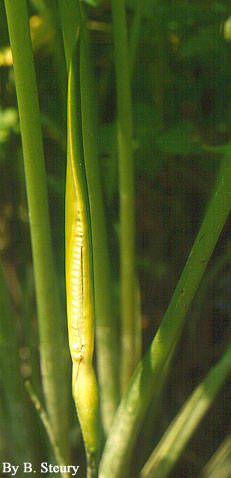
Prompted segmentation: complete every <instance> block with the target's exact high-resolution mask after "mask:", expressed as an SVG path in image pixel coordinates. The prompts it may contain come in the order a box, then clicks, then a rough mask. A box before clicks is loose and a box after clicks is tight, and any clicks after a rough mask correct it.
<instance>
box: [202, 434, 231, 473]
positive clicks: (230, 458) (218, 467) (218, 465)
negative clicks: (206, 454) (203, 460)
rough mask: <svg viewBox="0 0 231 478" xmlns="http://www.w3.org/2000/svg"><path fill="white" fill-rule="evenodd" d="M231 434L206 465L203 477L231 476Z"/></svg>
mask: <svg viewBox="0 0 231 478" xmlns="http://www.w3.org/2000/svg"><path fill="white" fill-rule="evenodd" d="M230 476H231V435H228V436H227V437H226V438H225V440H224V441H223V443H221V445H220V446H219V448H218V449H217V450H216V451H215V453H214V454H213V455H212V456H211V458H210V460H209V462H208V463H207V465H206V466H205V467H204V469H203V471H202V474H201V478H230Z"/></svg>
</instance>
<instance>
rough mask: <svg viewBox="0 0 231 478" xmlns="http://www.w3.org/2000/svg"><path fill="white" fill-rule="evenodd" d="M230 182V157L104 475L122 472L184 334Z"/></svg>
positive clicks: (137, 378)
mask: <svg viewBox="0 0 231 478" xmlns="http://www.w3.org/2000/svg"><path fill="white" fill-rule="evenodd" d="M230 186H231V162H230V158H229V157H227V158H225V159H224V160H223V164H222V168H221V171H220V175H219V180H218V183H217V186H216V188H215V192H214V194H213V196H212V198H211V201H210V204H209V207H208V210H207V213H206V215H205V218H204V221H203V223H202V225H201V228H200V230H199V233H198V235H197V237H196V239H195V242H194V245H193V247H192V250H191V253H190V254H189V257H188V260H187V262H186V265H185V267H184V270H183V272H182V275H181V277H180V280H179V282H178V285H177V287H176V289H175V292H174V294H173V297H172V300H171V302H170V304H169V307H168V309H167V311H166V313H165V315H164V318H163V320H162V322H161V325H160V327H159V329H158V331H157V333H156V335H155V337H154V339H153V342H152V344H151V347H150V349H149V350H148V352H147V353H146V355H145V357H144V359H143V360H142V361H141V363H140V364H139V365H138V367H137V368H136V371H135V373H134V375H133V378H132V380H131V383H130V386H129V389H128V391H127V393H126V395H125V396H124V398H123V400H122V402H121V405H120V407H119V410H118V412H117V414H116V416H115V420H114V425H113V427H112V430H111V433H110V435H109V438H108V440H107V443H106V446H105V450H104V454H103V457H102V461H101V466H100V478H106V477H107V476H110V477H111V478H117V477H119V476H121V474H122V471H123V468H124V465H125V463H126V457H127V456H128V455H129V452H130V450H131V448H132V446H133V444H134V442H135V439H136V436H137V433H138V431H139V428H140V425H141V423H142V419H143V417H144V414H145V412H146V410H147V407H148V405H149V403H150V401H151V399H153V397H154V396H155V394H157V393H158V392H159V383H161V381H160V378H161V375H162V370H163V368H164V367H165V364H166V363H167V361H168V360H169V357H170V356H171V354H173V352H174V349H175V347H176V345H177V342H178V341H179V339H180V336H181V331H182V329H183V326H184V322H185V317H186V315H187V312H188V310H189V307H190V305H191V303H192V300H193V298H194V295H195V293H196V290H197V288H198V286H199V283H200V281H201V278H202V276H203V273H204V271H205V268H206V266H207V264H208V261H209V259H210V257H211V254H212V252H213V250H214V248H215V245H216V242H217V240H218V238H219V236H220V233H221V231H222V228H223V226H224V224H225V221H226V219H227V217H228V215H229V212H230V207H231V198H230Z"/></svg>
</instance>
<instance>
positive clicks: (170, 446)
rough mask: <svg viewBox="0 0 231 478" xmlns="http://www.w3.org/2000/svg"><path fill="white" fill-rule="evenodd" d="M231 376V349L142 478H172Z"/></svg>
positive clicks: (195, 394) (182, 413)
mask: <svg viewBox="0 0 231 478" xmlns="http://www.w3.org/2000/svg"><path fill="white" fill-rule="evenodd" d="M230 372H231V346H230V347H229V348H228V349H227V351H226V352H225V353H224V355H223V357H222V358H221V360H220V361H219V362H218V363H217V364H216V365H215V367H213V368H212V369H211V370H210V371H209V373H208V375H207V377H206V378H205V380H204V381H203V382H202V383H201V384H200V385H199V386H198V387H197V388H196V390H195V391H194V392H193V393H192V395H191V396H190V397H189V399H188V400H187V401H186V403H185V404H184V405H183V407H182V409H181V410H180V412H179V413H178V415H177V416H176V418H175V419H174V420H173V422H172V423H171V424H170V426H169V427H168V429H167V430H166V432H165V434H164V436H163V438H162V439H161V441H160V442H159V444H158V445H157V447H156V448H155V450H154V451H153V453H152V454H151V456H150V458H149V459H148V461H147V463H146V464H145V466H144V468H143V469H142V472H141V478H156V477H157V476H158V478H166V477H167V476H168V475H169V473H170V472H171V471H172V469H173V468H174V466H175V464H176V462H177V461H178V460H179V458H180V456H181V454H182V452H183V450H184V449H185V447H186V445H187V443H188V442H189V440H190V438H191V437H192V435H193V433H194V431H195V430H196V428H197V426H198V425H199V423H200V422H201V420H202V418H203V417H204V415H205V414H206V413H207V411H208V409H209V407H210V406H211V405H212V403H213V401H214V399H215V397H216V395H217V393H218V392H219V390H220V389H221V387H222V386H223V384H224V382H225V380H226V378H227V376H228V375H229V374H230Z"/></svg>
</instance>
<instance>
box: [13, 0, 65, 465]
mask: <svg viewBox="0 0 231 478" xmlns="http://www.w3.org/2000/svg"><path fill="white" fill-rule="evenodd" d="M5 6H6V13H7V20H8V27H9V34H10V42H11V47H12V53H13V62H14V74H15V83H16V92H17V99H18V108H19V116H20V126H21V135H22V145H23V155H24V167H25V176H26V188H27V197H28V206H29V217H30V229H31V240H32V253H33V262H34V274H35V287H36V297H37V307H38V325H39V335H40V355H41V371H42V379H43V388H44V394H45V400H46V406H47V410H48V414H49V418H50V421H51V424H52V428H53V430H54V434H55V437H56V440H57V442H58V444H59V447H60V448H61V449H62V450H63V454H64V456H65V459H66V460H68V456H69V451H68V440H67V432H68V395H67V391H68V388H69V387H68V386H67V385H66V381H67V377H68V376H69V373H68V369H67V356H66V351H65V347H64V346H63V341H64V336H63V326H62V314H61V311H60V304H59V297H58V290H57V286H56V284H57V278H56V275H55V270H54V260H53V254H52V244H51V232H50V224H49V213H48V198H47V188H46V173H45V164H44V153H43V144H42V133H41V124H40V112H39V103H38V92H37V86H36V77H35V68H34V62H33V54H32V46H31V39H30V34H29V24H28V12H27V5H26V1H25V0H5ZM19 19H20V20H19Z"/></svg>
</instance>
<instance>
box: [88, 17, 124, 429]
mask: <svg viewBox="0 0 231 478" xmlns="http://www.w3.org/2000/svg"><path fill="white" fill-rule="evenodd" d="M80 88H81V105H82V128H83V129H82V131H83V147H84V160H85V165H86V174H87V181H88V192H89V200H90V208H91V223H92V240H93V257H94V284H95V308H96V345H97V363H98V373H99V381H100V392H101V393H100V399H101V409H102V418H103V424H104V429H105V432H106V433H107V432H108V431H109V429H110V427H111V424H112V420H113V417H114V415H115V412H116V408H117V406H118V402H119V376H118V369H119V366H118V365H119V364H118V360H117V358H118V353H119V351H118V337H117V327H116V325H117V324H116V321H115V320H114V318H113V313H112V310H113V309H112V294H111V277H110V259H109V251H108V243H107V231H106V223H105V214H104V206H103V195H102V185H101V177H100V170H99V162H98V156H99V154H98V141H97V137H98V136H97V117H96V98H95V91H94V85H93V71H92V63H91V52H90V46H89V38H88V31H87V28H86V23H85V21H84V17H83V16H82V21H81V31H80Z"/></svg>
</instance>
